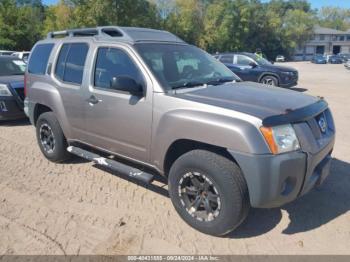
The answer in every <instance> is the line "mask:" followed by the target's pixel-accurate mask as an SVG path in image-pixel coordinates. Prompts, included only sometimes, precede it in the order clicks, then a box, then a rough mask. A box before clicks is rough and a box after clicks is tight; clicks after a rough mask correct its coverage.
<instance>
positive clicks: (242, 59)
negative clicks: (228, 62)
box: [237, 55, 254, 66]
mask: <svg viewBox="0 0 350 262" xmlns="http://www.w3.org/2000/svg"><path fill="white" fill-rule="evenodd" d="M251 63H254V61H253V60H252V59H251V58H249V57H247V56H244V55H237V64H238V65H244V66H249V65H250V64H251Z"/></svg>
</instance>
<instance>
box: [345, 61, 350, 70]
mask: <svg viewBox="0 0 350 262" xmlns="http://www.w3.org/2000/svg"><path fill="white" fill-rule="evenodd" d="M344 66H345V68H346V69H349V70H350V60H348V61H347V62H346V63H345V64H344Z"/></svg>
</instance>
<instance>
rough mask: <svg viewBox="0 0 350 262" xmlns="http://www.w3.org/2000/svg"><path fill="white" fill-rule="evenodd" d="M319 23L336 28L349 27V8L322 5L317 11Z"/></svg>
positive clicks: (343, 28)
mask: <svg viewBox="0 0 350 262" xmlns="http://www.w3.org/2000/svg"><path fill="white" fill-rule="evenodd" d="M318 17H319V24H320V25H321V26H324V27H330V28H333V29H337V30H348V29H350V9H346V8H340V7H323V8H322V9H321V10H320V11H319V16H318Z"/></svg>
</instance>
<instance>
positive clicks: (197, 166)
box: [168, 150, 250, 236]
mask: <svg viewBox="0 0 350 262" xmlns="http://www.w3.org/2000/svg"><path fill="white" fill-rule="evenodd" d="M202 175H204V176H205V177H206V178H205V179H203V180H202V177H201V176H202ZM194 178H197V180H199V179H201V180H202V181H200V182H203V181H204V184H205V183H206V184H207V185H209V184H210V183H211V186H210V187H209V188H210V190H211V192H209V193H208V194H207V195H205V194H204V193H201V194H200V195H202V197H203V194H204V198H207V199H209V197H210V198H212V197H213V196H215V195H217V196H219V198H216V199H217V200H218V201H217V204H216V203H215V202H212V201H211V200H210V208H211V209H213V210H212V211H211V213H210V212H208V211H207V208H206V206H205V204H203V203H202V204H201V205H199V207H198V212H197V211H195V212H194V214H193V207H192V208H189V207H190V206H191V205H190V204H191V203H192V204H193V203H196V200H198V195H197V196H191V197H192V200H193V198H194V199H195V200H194V201H193V202H191V201H188V200H189V199H187V195H186V194H185V193H183V192H182V191H183V190H184V189H183V186H184V184H186V183H189V184H191V181H192V179H194ZM194 181H195V180H194ZM197 182H198V181H197ZM168 183H169V194H170V197H171V200H172V203H173V205H174V207H175V209H176V211H177V212H178V214H179V215H180V216H181V218H182V219H183V220H185V221H186V223H187V224H189V225H190V226H192V227H193V228H195V229H197V230H198V231H200V232H202V233H205V234H209V235H213V236H224V235H226V234H228V233H230V232H232V231H233V230H234V229H236V228H237V227H238V226H239V225H240V224H241V223H242V222H243V221H244V220H245V218H246V217H247V215H248V212H249V208H250V202H249V195H248V188H247V184H246V182H245V179H244V177H243V174H242V172H241V170H240V168H239V167H238V165H237V164H235V163H234V162H233V161H231V160H229V159H227V158H225V157H223V156H221V155H218V154H215V153H212V152H209V151H205V150H193V151H190V152H188V153H186V154H184V155H182V156H181V157H179V158H178V159H177V160H176V161H175V163H174V164H173V165H172V167H171V169H170V172H169V179H168ZM202 185H203V183H202ZM194 188H195V187H193V186H187V187H186V190H185V191H186V192H187V189H191V190H194ZM191 190H189V191H190V192H191ZM193 192H194V191H192V192H191V194H193ZM212 192H214V194H213V193H212ZM195 194H198V191H196V193H195ZM205 201H206V200H204V203H206V202H205ZM194 205H196V204H193V205H192V206H194ZM201 209H202V210H203V209H205V210H204V211H202V210H201ZM191 212H192V214H191ZM201 212H202V213H204V214H206V215H204V217H205V216H207V218H206V219H203V217H199V215H201V214H199V213H201ZM197 213H198V216H197V215H196V214H197ZM208 213H209V214H208Z"/></svg>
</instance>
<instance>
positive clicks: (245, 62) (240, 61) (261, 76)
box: [215, 52, 298, 87]
mask: <svg viewBox="0 0 350 262" xmlns="http://www.w3.org/2000/svg"><path fill="white" fill-rule="evenodd" d="M215 57H216V58H217V59H218V60H219V61H220V62H222V63H224V64H225V65H226V66H227V67H228V68H229V69H230V70H231V71H232V72H234V73H235V74H236V75H238V76H239V77H240V78H241V79H242V80H244V81H252V82H258V83H262V84H266V85H272V86H279V87H292V86H295V85H297V84H298V71H297V70H296V69H294V68H291V67H285V66H278V65H273V64H272V63H270V62H269V61H267V60H266V59H265V58H261V57H259V56H257V55H255V54H252V53H246V52H243V53H225V54H218V55H216V56H215Z"/></svg>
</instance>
